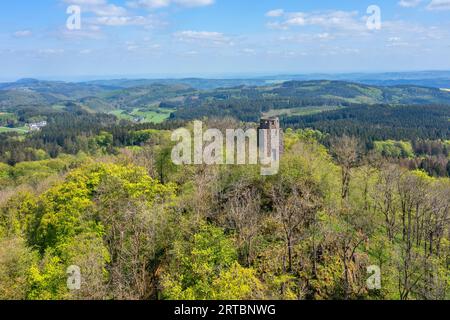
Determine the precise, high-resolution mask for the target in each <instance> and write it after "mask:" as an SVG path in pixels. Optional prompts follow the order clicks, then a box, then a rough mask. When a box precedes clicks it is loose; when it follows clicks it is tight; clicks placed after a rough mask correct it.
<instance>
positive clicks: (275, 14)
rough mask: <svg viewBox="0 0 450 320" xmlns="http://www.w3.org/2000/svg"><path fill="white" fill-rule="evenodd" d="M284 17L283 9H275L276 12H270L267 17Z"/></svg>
mask: <svg viewBox="0 0 450 320" xmlns="http://www.w3.org/2000/svg"><path fill="white" fill-rule="evenodd" d="M283 15H284V10H283V9H275V10H270V11H269V12H267V13H266V17H272V18H273V17H282V16H283Z"/></svg>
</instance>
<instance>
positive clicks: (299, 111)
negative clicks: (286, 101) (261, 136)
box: [263, 106, 342, 117]
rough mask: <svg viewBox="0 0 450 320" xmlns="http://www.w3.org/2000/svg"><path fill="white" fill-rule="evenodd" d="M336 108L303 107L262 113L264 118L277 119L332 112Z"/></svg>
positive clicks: (336, 108)
mask: <svg viewBox="0 0 450 320" xmlns="http://www.w3.org/2000/svg"><path fill="white" fill-rule="evenodd" d="M341 108H342V107H338V106H317V107H305V108H293V109H273V110H270V111H268V112H266V113H264V115H263V116H264V117H279V116H291V117H292V116H308V115H312V114H317V113H321V112H325V111H333V110H338V109H341Z"/></svg>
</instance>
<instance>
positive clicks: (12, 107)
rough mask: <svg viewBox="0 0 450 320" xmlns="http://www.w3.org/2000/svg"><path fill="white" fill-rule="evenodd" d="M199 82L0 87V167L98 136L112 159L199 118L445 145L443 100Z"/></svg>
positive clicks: (446, 105)
mask: <svg viewBox="0 0 450 320" xmlns="http://www.w3.org/2000/svg"><path fill="white" fill-rule="evenodd" d="M205 81H206V80H202V81H200V80H198V79H196V80H195V79H185V80H183V81H180V83H176V82H170V81H168V80H167V81H165V82H162V83H156V82H155V81H150V80H149V81H147V80H134V81H132V80H123V81H122V80H116V81H97V82H86V83H65V82H50V81H39V80H33V79H25V80H22V81H18V82H15V83H7V84H0V135H1V136H2V139H1V141H0V161H3V162H8V163H11V164H14V163H17V162H20V161H24V160H33V159H35V158H36V156H35V153H36V152H35V150H44V151H45V153H46V154H48V155H50V156H51V157H56V156H57V155H58V154H60V153H69V154H76V153H77V152H79V151H84V152H87V151H89V150H90V148H92V139H95V138H96V137H98V136H99V135H102V134H104V133H105V132H106V133H108V134H110V135H112V137H111V140H112V143H111V144H110V145H109V147H108V148H109V149H108V150H109V151H112V150H113V149H114V148H117V147H123V146H130V145H131V146H135V145H140V144H141V143H142V140H143V139H144V138H145V135H142V136H139V135H138V134H136V132H139V131H142V130H148V129H155V130H173V129H176V128H179V127H181V126H183V125H184V124H185V123H186V122H189V121H192V120H195V119H200V120H202V119H205V118H206V119H214V118H217V119H224V118H227V117H230V118H235V119H237V120H240V121H243V122H253V123H258V122H259V121H260V119H261V118H274V117H275V118H279V119H280V125H281V127H282V128H284V129H286V128H293V129H306V128H311V129H314V130H319V131H321V132H323V133H325V134H326V135H329V136H342V135H344V134H347V135H352V136H357V137H358V138H360V139H361V140H362V141H363V142H365V144H366V146H367V148H368V149H370V148H374V142H376V141H382V140H396V141H401V140H407V141H416V140H449V139H450V125H449V124H450V121H449V119H450V92H449V91H446V90H442V89H438V88H427V87H419V86H410V85H398V86H391V87H381V86H371V85H364V84H359V83H350V82H344V81H323V80H319V81H288V82H279V83H271V84H267V82H258V83H252V82H248V83H243V84H241V85H239V86H235V87H228V88H227V87H222V88H218V87H216V86H215V85H214V83H215V84H216V85H217V84H218V83H220V82H214V81H213V82H211V84H210V85H209V86H208V85H207V84H206V83H205ZM221 84H223V85H224V86H227V85H232V84H233V81H231V80H230V81H228V82H227V81H224V82H222V83H221ZM255 84H258V86H256V85H255ZM136 120H139V121H136ZM44 123H45V124H46V125H43V124H44ZM27 125H28V127H27ZM30 128H31V129H32V130H30ZM33 130H34V131H35V132H33V133H30V134H27V135H25V133H26V132H27V131H33ZM18 135H22V137H19V138H17V136H18ZM24 135H25V136H24ZM94 149H95V148H94Z"/></svg>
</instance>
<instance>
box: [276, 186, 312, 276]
mask: <svg viewBox="0 0 450 320" xmlns="http://www.w3.org/2000/svg"><path fill="white" fill-rule="evenodd" d="M271 194H272V201H273V204H274V210H275V214H276V217H277V218H278V220H279V221H280V222H281V225H282V227H283V231H284V238H285V241H286V250H287V256H288V270H287V271H289V272H291V271H292V264H293V262H292V259H293V258H292V257H293V246H294V245H295V243H296V241H298V239H299V234H300V233H301V229H302V227H305V226H307V224H309V223H312V221H313V219H314V215H315V213H316V211H317V210H318V209H319V208H320V201H319V197H318V196H317V194H316V193H315V191H314V190H313V188H312V187H311V186H308V185H307V184H289V183H287V182H283V181H281V182H280V183H278V184H277V185H275V186H274V187H273V188H272V190H271Z"/></svg>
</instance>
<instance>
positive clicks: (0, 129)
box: [0, 126, 28, 134]
mask: <svg viewBox="0 0 450 320" xmlns="http://www.w3.org/2000/svg"><path fill="white" fill-rule="evenodd" d="M3 132H17V133H22V134H25V133H28V128H27V127H25V126H24V127H20V128H7V127H0V133H3Z"/></svg>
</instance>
